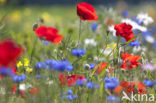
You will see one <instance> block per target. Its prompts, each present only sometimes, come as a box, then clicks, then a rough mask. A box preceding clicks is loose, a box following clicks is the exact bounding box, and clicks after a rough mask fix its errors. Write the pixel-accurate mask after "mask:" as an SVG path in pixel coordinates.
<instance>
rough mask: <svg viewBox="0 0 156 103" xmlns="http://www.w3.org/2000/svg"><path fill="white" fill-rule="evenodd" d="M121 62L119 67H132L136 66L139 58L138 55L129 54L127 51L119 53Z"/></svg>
mask: <svg viewBox="0 0 156 103" xmlns="http://www.w3.org/2000/svg"><path fill="white" fill-rule="evenodd" d="M121 56H122V59H123V63H122V65H121V68H123V69H132V68H135V67H137V66H138V65H139V64H140V65H141V63H139V62H138V60H139V59H140V58H141V57H140V56H137V55H136V56H135V55H131V54H128V53H121Z"/></svg>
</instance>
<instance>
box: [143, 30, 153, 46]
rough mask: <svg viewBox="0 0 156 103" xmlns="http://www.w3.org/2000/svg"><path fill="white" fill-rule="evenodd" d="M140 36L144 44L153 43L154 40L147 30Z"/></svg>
mask: <svg viewBox="0 0 156 103" xmlns="http://www.w3.org/2000/svg"><path fill="white" fill-rule="evenodd" d="M142 35H143V38H144V40H145V41H146V42H149V43H153V42H154V38H153V36H152V34H151V33H150V32H149V31H148V30H147V31H144V32H142Z"/></svg>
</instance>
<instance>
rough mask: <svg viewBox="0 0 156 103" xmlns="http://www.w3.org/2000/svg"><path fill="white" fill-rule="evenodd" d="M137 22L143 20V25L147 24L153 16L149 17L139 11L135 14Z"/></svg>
mask: <svg viewBox="0 0 156 103" xmlns="http://www.w3.org/2000/svg"><path fill="white" fill-rule="evenodd" d="M137 19H138V20H139V22H143V24H144V25H148V24H151V23H153V22H154V20H153V18H152V17H150V16H149V15H148V14H147V13H140V14H138V15H137Z"/></svg>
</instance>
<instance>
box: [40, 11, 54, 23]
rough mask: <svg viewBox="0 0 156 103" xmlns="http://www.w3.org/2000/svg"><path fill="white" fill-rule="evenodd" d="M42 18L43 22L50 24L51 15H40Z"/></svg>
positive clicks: (45, 13)
mask: <svg viewBox="0 0 156 103" xmlns="http://www.w3.org/2000/svg"><path fill="white" fill-rule="evenodd" d="M42 18H43V20H44V21H45V22H51V21H52V17H51V15H50V14H49V13H47V12H44V13H43V14H42Z"/></svg>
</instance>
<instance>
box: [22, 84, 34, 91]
mask: <svg viewBox="0 0 156 103" xmlns="http://www.w3.org/2000/svg"><path fill="white" fill-rule="evenodd" d="M30 87H32V85H31V84H29V83H27V84H25V83H23V84H20V85H19V89H20V90H26V89H28V88H30Z"/></svg>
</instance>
